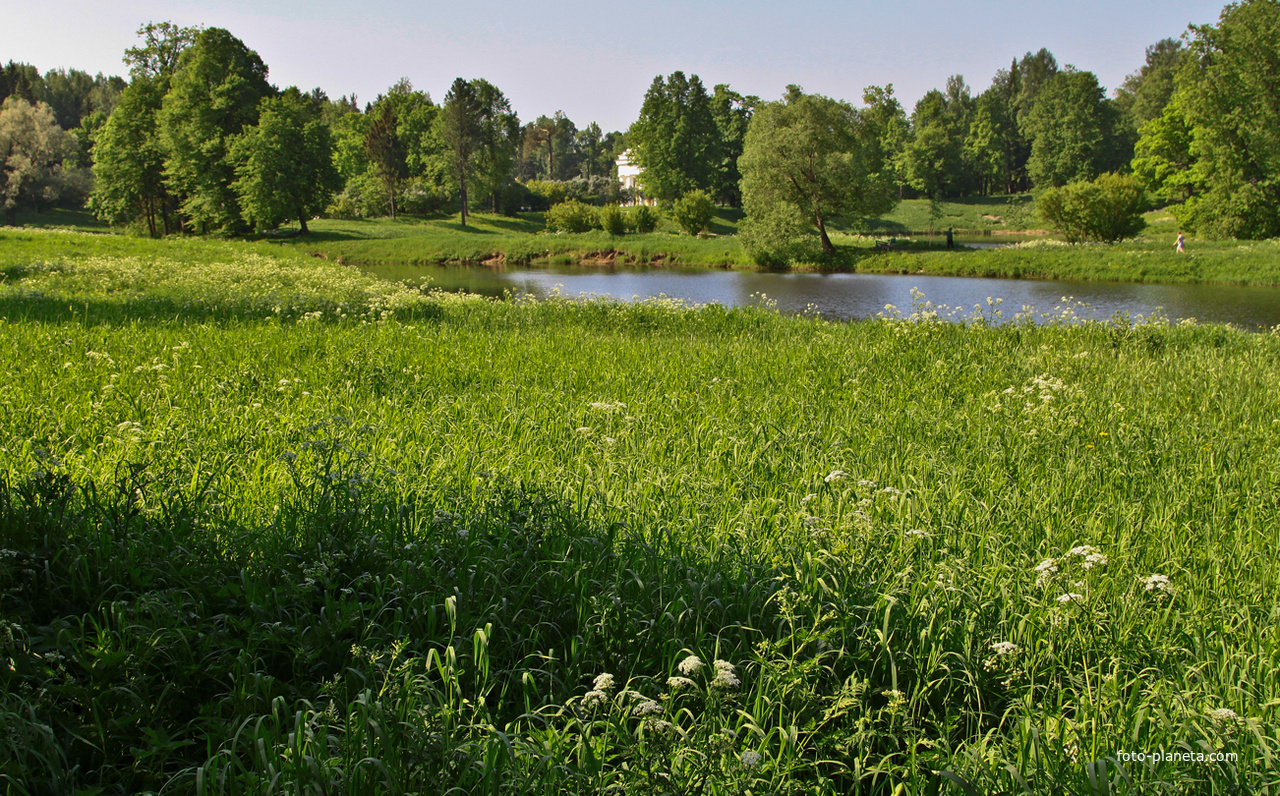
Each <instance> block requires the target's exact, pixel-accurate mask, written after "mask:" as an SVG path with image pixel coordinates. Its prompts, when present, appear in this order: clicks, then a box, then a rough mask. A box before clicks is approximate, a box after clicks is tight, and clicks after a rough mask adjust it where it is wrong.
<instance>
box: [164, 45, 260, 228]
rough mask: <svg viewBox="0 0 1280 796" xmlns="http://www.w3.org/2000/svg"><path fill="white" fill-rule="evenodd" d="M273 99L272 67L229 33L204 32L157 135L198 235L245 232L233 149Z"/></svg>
mask: <svg viewBox="0 0 1280 796" xmlns="http://www.w3.org/2000/svg"><path fill="white" fill-rule="evenodd" d="M271 94H272V89H271V86H270V85H268V84H267V67H266V64H264V63H263V62H262V59H261V58H259V57H258V54H257V53H256V52H254V51H252V50H250V49H249V48H247V47H246V46H245V45H244V42H242V41H240V40H239V39H237V38H236V37H235V36H232V35H231V34H230V33H229V32H227V31H226V30H223V29H221V28H208V29H205V30H202V31H200V33H199V34H197V36H196V39H195V42H194V43H193V44H192V45H191V46H190V47H188V48H186V49H184V50H183V51H182V54H181V56H180V58H179V68H178V70H177V72H175V73H174V75H173V78H172V80H171V82H170V85H169V91H168V93H167V94H166V95H165V97H164V103H163V106H162V108H161V110H160V115H159V130H160V140H161V144H162V146H163V147H164V149H165V152H166V161H165V180H166V183H167V184H168V186H169V189H170V191H171V192H173V193H174V194H175V195H176V196H177V197H178V198H179V200H180V202H181V210H182V213H183V215H185V216H186V217H187V219H188V220H189V221H190V222H191V223H192V224H194V225H195V227H196V229H197V231H207V232H213V231H222V232H242V231H244V229H245V222H244V218H243V216H242V214H241V211H240V206H239V201H238V198H237V196H236V193H235V190H234V189H233V188H232V187H231V184H232V183H233V182H234V181H235V178H236V177H235V167H234V164H233V163H232V162H231V159H230V157H229V148H230V146H231V141H232V139H233V138H234V137H235V136H237V135H239V134H240V133H242V132H243V131H244V130H245V128H248V127H251V126H253V125H254V124H257V121H258V103H259V102H260V101H261V100H262V98H263V97H266V96H270V95H271Z"/></svg>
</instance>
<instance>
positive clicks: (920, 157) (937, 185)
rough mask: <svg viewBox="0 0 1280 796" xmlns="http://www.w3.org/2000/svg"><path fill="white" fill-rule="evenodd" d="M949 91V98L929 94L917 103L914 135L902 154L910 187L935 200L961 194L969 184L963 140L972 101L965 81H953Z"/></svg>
mask: <svg viewBox="0 0 1280 796" xmlns="http://www.w3.org/2000/svg"><path fill="white" fill-rule="evenodd" d="M948 88H949V89H950V90H949V91H948V94H943V93H942V92H941V91H937V90H934V91H930V92H929V93H927V94H925V95H924V96H923V97H922V98H921V99H920V101H919V102H917V103H916V107H915V112H914V113H913V114H912V117H911V124H912V128H913V130H914V135H913V136H912V138H911V140H910V141H909V142H908V143H906V145H905V148H904V151H903V161H904V163H905V166H906V174H907V182H908V184H909V185H910V186H911V187H912V188H914V189H915V190H917V191H919V192H920V193H921V194H923V195H924V196H928V197H933V198H935V199H941V198H942V197H944V196H955V195H957V194H960V193H962V192H963V191H964V189H965V187H967V184H968V182H969V174H968V171H967V168H966V166H967V164H966V163H965V160H964V138H965V131H966V130H967V129H968V127H969V112H970V106H971V105H972V104H973V101H972V100H971V99H970V97H969V88H968V86H966V85H965V84H964V80H963V79H962V78H952V80H951V81H949V86H948Z"/></svg>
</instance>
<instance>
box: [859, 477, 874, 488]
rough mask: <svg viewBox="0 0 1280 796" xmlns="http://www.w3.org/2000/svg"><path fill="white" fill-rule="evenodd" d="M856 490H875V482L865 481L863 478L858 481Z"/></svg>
mask: <svg viewBox="0 0 1280 796" xmlns="http://www.w3.org/2000/svg"><path fill="white" fill-rule="evenodd" d="M858 488H859V489H875V488H876V482H875V481H868V480H867V479H865V478H864V479H863V480H861V481H859V482H858Z"/></svg>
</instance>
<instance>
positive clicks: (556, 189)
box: [524, 180, 565, 208]
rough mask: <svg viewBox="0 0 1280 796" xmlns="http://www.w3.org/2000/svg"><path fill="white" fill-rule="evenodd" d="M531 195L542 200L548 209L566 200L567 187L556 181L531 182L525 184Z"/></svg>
mask: <svg viewBox="0 0 1280 796" xmlns="http://www.w3.org/2000/svg"><path fill="white" fill-rule="evenodd" d="M524 187H526V188H528V189H529V193H531V194H533V195H534V196H538V197H541V198H542V201H543V202H545V203H546V207H548V208H549V207H552V206H554V205H558V204H560V203H561V202H563V201H564V200H565V186H564V183H562V182H557V181H555V180H529V181H528V182H526V183H525V184H524Z"/></svg>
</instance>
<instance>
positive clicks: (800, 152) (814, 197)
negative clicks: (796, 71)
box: [738, 86, 897, 263]
mask: <svg viewBox="0 0 1280 796" xmlns="http://www.w3.org/2000/svg"><path fill="white" fill-rule="evenodd" d="M738 166H739V168H740V169H742V198H743V205H744V207H745V208H746V211H747V220H746V221H745V222H744V228H743V233H742V234H743V236H744V242H745V244H746V245H747V246H748V248H749V249H750V250H751V251H752V254H753V256H754V257H755V258H756V259H757V260H758V261H761V262H765V263H769V262H777V261H779V260H785V259H789V258H794V257H796V256H800V255H801V254H802V253H803V252H804V251H805V250H806V249H807V248H808V241H811V240H812V239H813V238H815V237H816V238H817V242H818V243H819V244H820V246H821V250H822V252H823V253H825V254H830V253H832V252H833V251H834V250H835V247H834V246H832V244H831V239H830V237H829V236H828V234H827V223H828V222H829V221H830V220H831V219H832V218H835V217H837V216H864V215H876V214H880V213H885V212H888V211H889V210H891V209H892V208H893V206H894V204H895V203H896V201H897V199H896V191H895V190H894V189H895V186H894V184H893V180H892V179H891V176H890V175H889V173H888V172H886V170H885V162H884V155H883V152H882V150H881V147H880V140H879V130H877V129H876V126H875V125H873V124H869V123H868V122H867V121H866V119H864V117H863V114H862V113H860V112H859V111H857V110H856V109H854V108H853V106H851V105H849V104H848V103H846V102H841V101H839V100H834V99H830V98H828V97H823V96H820V95H816V94H805V93H804V92H803V91H802V90H801V89H800V87H799V86H789V87H788V88H787V94H786V97H785V98H784V99H783V101H781V102H765V103H761V104H760V105H758V106H757V107H756V110H755V114H754V115H753V116H752V117H751V123H750V125H749V126H748V128H747V135H746V141H745V142H744V145H743V151H742V157H741V158H740V159H739V161H738Z"/></svg>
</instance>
